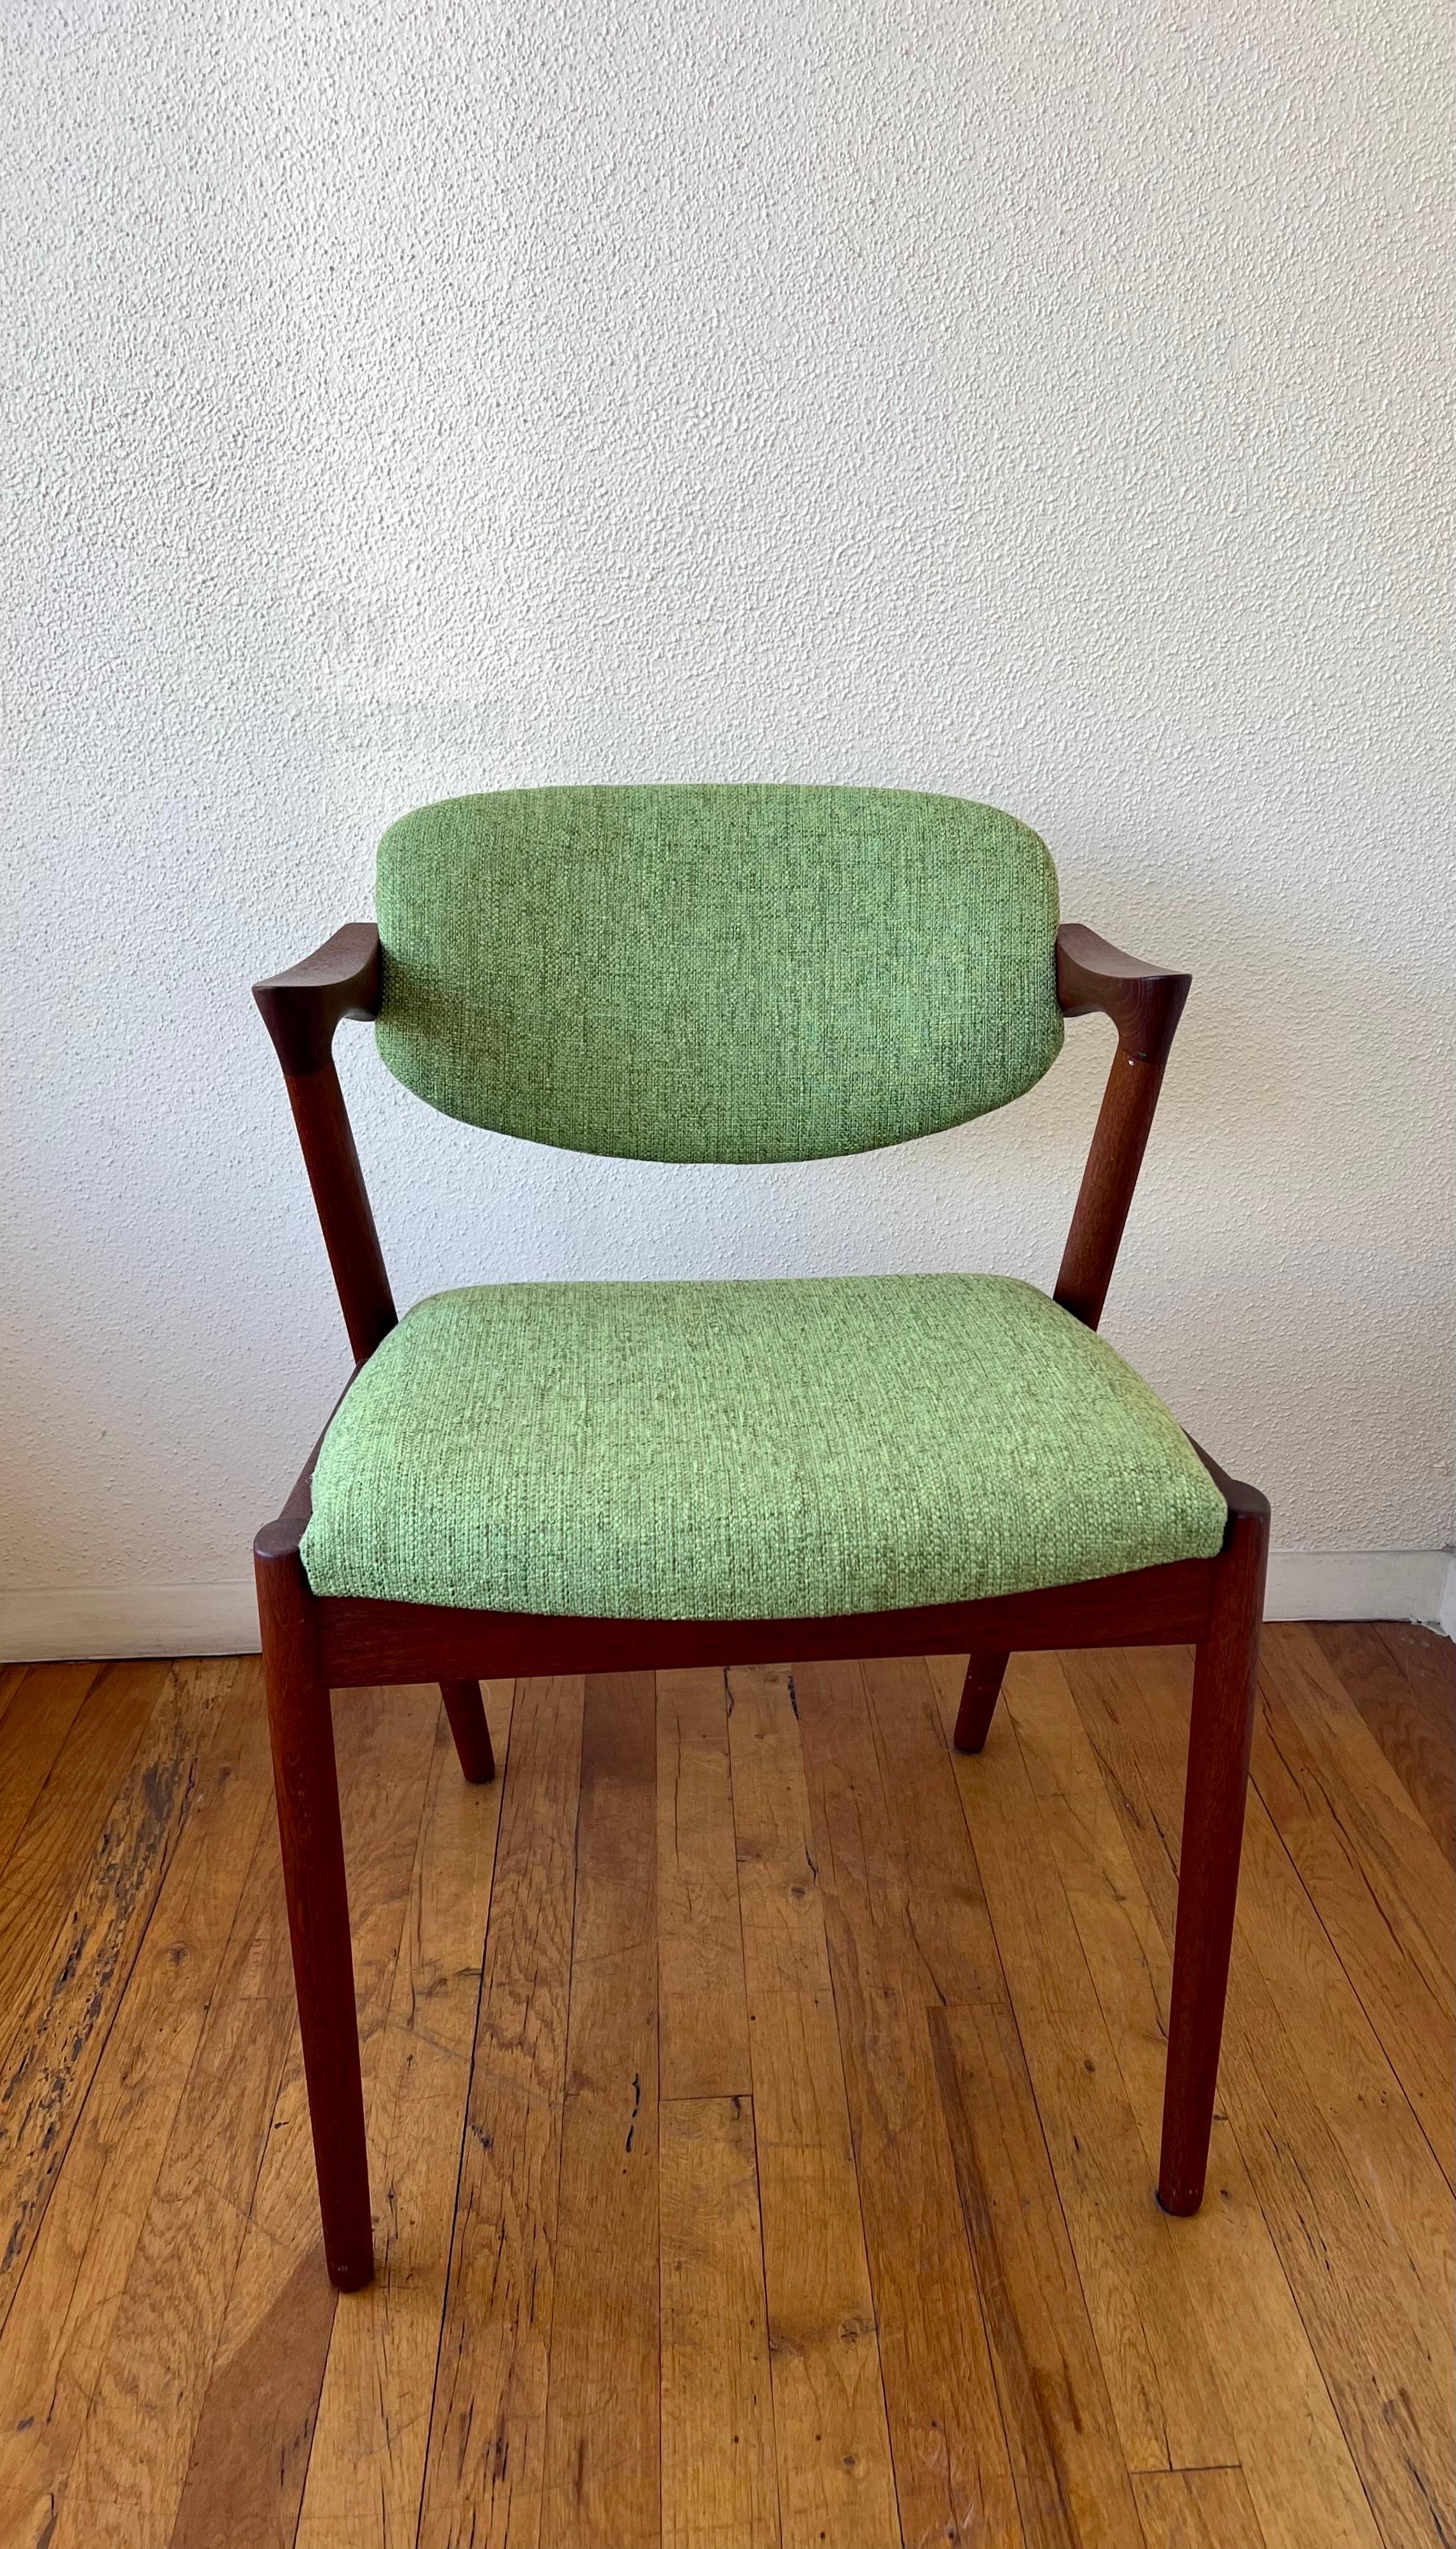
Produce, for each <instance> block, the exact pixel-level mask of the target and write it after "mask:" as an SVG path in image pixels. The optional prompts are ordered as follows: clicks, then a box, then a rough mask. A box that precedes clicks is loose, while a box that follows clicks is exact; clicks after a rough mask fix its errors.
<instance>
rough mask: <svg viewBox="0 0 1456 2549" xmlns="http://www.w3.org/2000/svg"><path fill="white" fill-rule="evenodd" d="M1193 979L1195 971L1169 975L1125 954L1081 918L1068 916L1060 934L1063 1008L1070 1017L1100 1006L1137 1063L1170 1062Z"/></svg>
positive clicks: (1163, 968) (1058, 994) (1058, 952)
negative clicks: (1173, 1042) (1071, 918)
mask: <svg viewBox="0 0 1456 2549" xmlns="http://www.w3.org/2000/svg"><path fill="white" fill-rule="evenodd" d="M1192 981H1193V977H1192V975H1191V974H1174V973H1170V972H1169V970H1168V968H1167V967H1166V966H1165V965H1149V964H1148V963H1146V962H1145V960H1144V959H1143V958H1142V957H1140V956H1128V955H1126V954H1125V953H1124V951H1123V949H1122V948H1121V947H1114V946H1113V945H1112V943H1111V941H1110V940H1108V939H1106V938H1099V936H1098V934H1097V932H1096V930H1095V929H1088V928H1086V927H1085V926H1084V924H1083V923H1082V922H1081V921H1080V920H1064V921H1063V922H1062V924H1061V927H1060V928H1059V929H1058V931H1057V933H1056V997H1057V1000H1058V1002H1059V1004H1060V1006H1061V1009H1062V1010H1063V1012H1064V1014H1065V1015H1066V1016H1067V1017H1069V1018H1084V1017H1086V1016H1088V1014H1089V1013H1090V1012H1091V1011H1092V1010H1094V1009H1101V1010H1102V1011H1103V1013H1104V1015H1105V1016H1107V1017H1110V1018H1111V1020H1112V1022H1113V1025H1114V1026H1115V1027H1116V1028H1117V1031H1118V1042H1119V1044H1120V1045H1121V1047H1122V1049H1123V1052H1124V1053H1125V1054H1127V1055H1128V1057H1129V1058H1130V1060H1132V1061H1134V1062H1156V1063H1164V1062H1166V1061H1167V1058H1168V1051H1169V1048H1170V1046H1171V1044H1172V1041H1173V1037H1174V1034H1175V1033H1176V1031H1177V1025H1178V1020H1179V1019H1180V1018H1181V1016H1182V1015H1183V1004H1184V1001H1185V1000H1186V999H1187V997H1188V991H1189V986H1190V984H1191V983H1192Z"/></svg>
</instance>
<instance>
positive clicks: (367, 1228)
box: [253, 920, 398, 1363]
mask: <svg viewBox="0 0 1456 2549" xmlns="http://www.w3.org/2000/svg"><path fill="white" fill-rule="evenodd" d="M382 986H383V965H382V959H381V955H380V945H379V931H378V930H377V929H376V927H375V925H374V923H373V921H372V920H351V921H349V922H347V923H346V924H345V926H344V927H343V928H342V929H336V930H335V931H334V933H333V936H332V937H331V938H330V939H328V940H327V941H326V942H325V944H324V945H323V946H322V947H319V948H318V949H317V950H316V952H315V953H314V954H313V955H312V956H306V957H305V959H304V961H303V963H302V964H301V965H295V966H293V967H292V968H291V969H290V971H289V972H288V973H286V974H273V975H270V977H269V979H268V980H267V981H266V982H265V983H255V984H254V985H253V998H254V999H255V1000H256V1001H257V1004H258V1007H259V1008H260V1009H261V1011H262V1014H263V1024H264V1025H265V1026H266V1028H267V1030H268V1033H269V1034H270V1036H271V1037H272V1039H273V1043H274V1048H275V1050H276V1052H277V1055H278V1059H279V1061H280V1062H281V1063H282V1065H283V1077H284V1082H285V1085H286V1086H287V1089H288V1102H289V1104H290V1106H291V1107H292V1108H293V1120H294V1122H295V1124H296V1125H297V1126H298V1134H299V1142H300V1145H301V1147H302V1149H303V1154H304V1166H305V1168H306V1169H307V1170H308V1172H309V1183H310V1185H311V1186H312V1187H313V1189H314V1201H315V1203H316V1204H317V1206H318V1220H319V1224H320V1227H321V1229H322V1232H323V1245H324V1247H325V1248H326V1249H327V1251H328V1263H329V1265H330V1267H331V1268H332V1270H333V1280H334V1285H335V1287H336V1289H337V1292H338V1297H339V1306H340V1308H341V1309H342V1311H343V1314H344V1325H345V1327H346V1328H347V1330H348V1332H349V1344H350V1346H351V1347H352V1349H353V1354H354V1360H355V1362H356V1363H363V1362H364V1360H365V1358H366V1357H367V1356H369V1355H372V1354H373V1352H374V1349H375V1347H376V1346H377V1345H378V1344H379V1343H380V1341H381V1339H382V1338H384V1337H387V1336H388V1335H389V1332H390V1330H391V1328H393V1327H394V1326H396V1325H397V1323H398V1313H397V1311H396V1309H395V1302H394V1295H393V1293H392V1292H391V1290H390V1278H389V1276H388V1275H387V1274H386V1273H385V1265H384V1257H383V1254H382V1252H381V1250H380V1245H379V1233H378V1231H377V1230H376V1229H375V1226H374V1215H373V1213H372V1211H371V1210H370V1206H369V1196H368V1194H367V1192H366V1190H365V1185H364V1173H363V1171H362V1170H361V1168H360V1166H359V1154H358V1152H357V1151H356V1150H355V1148H354V1136H353V1134H352V1132H351V1131H350V1128H349V1118H348V1114H347V1112H346V1110H345V1107H344V1097H343V1090H342V1089H341V1088H340V1086H339V1085H338V1074H337V1072H336V1071H335V1070H334V1067H333V1034H334V1029H335V1027H336V1026H337V1025H338V1022H339V1020H340V1018H375V1017H378V1015H379V1003H380V997H381V991H382Z"/></svg>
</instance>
